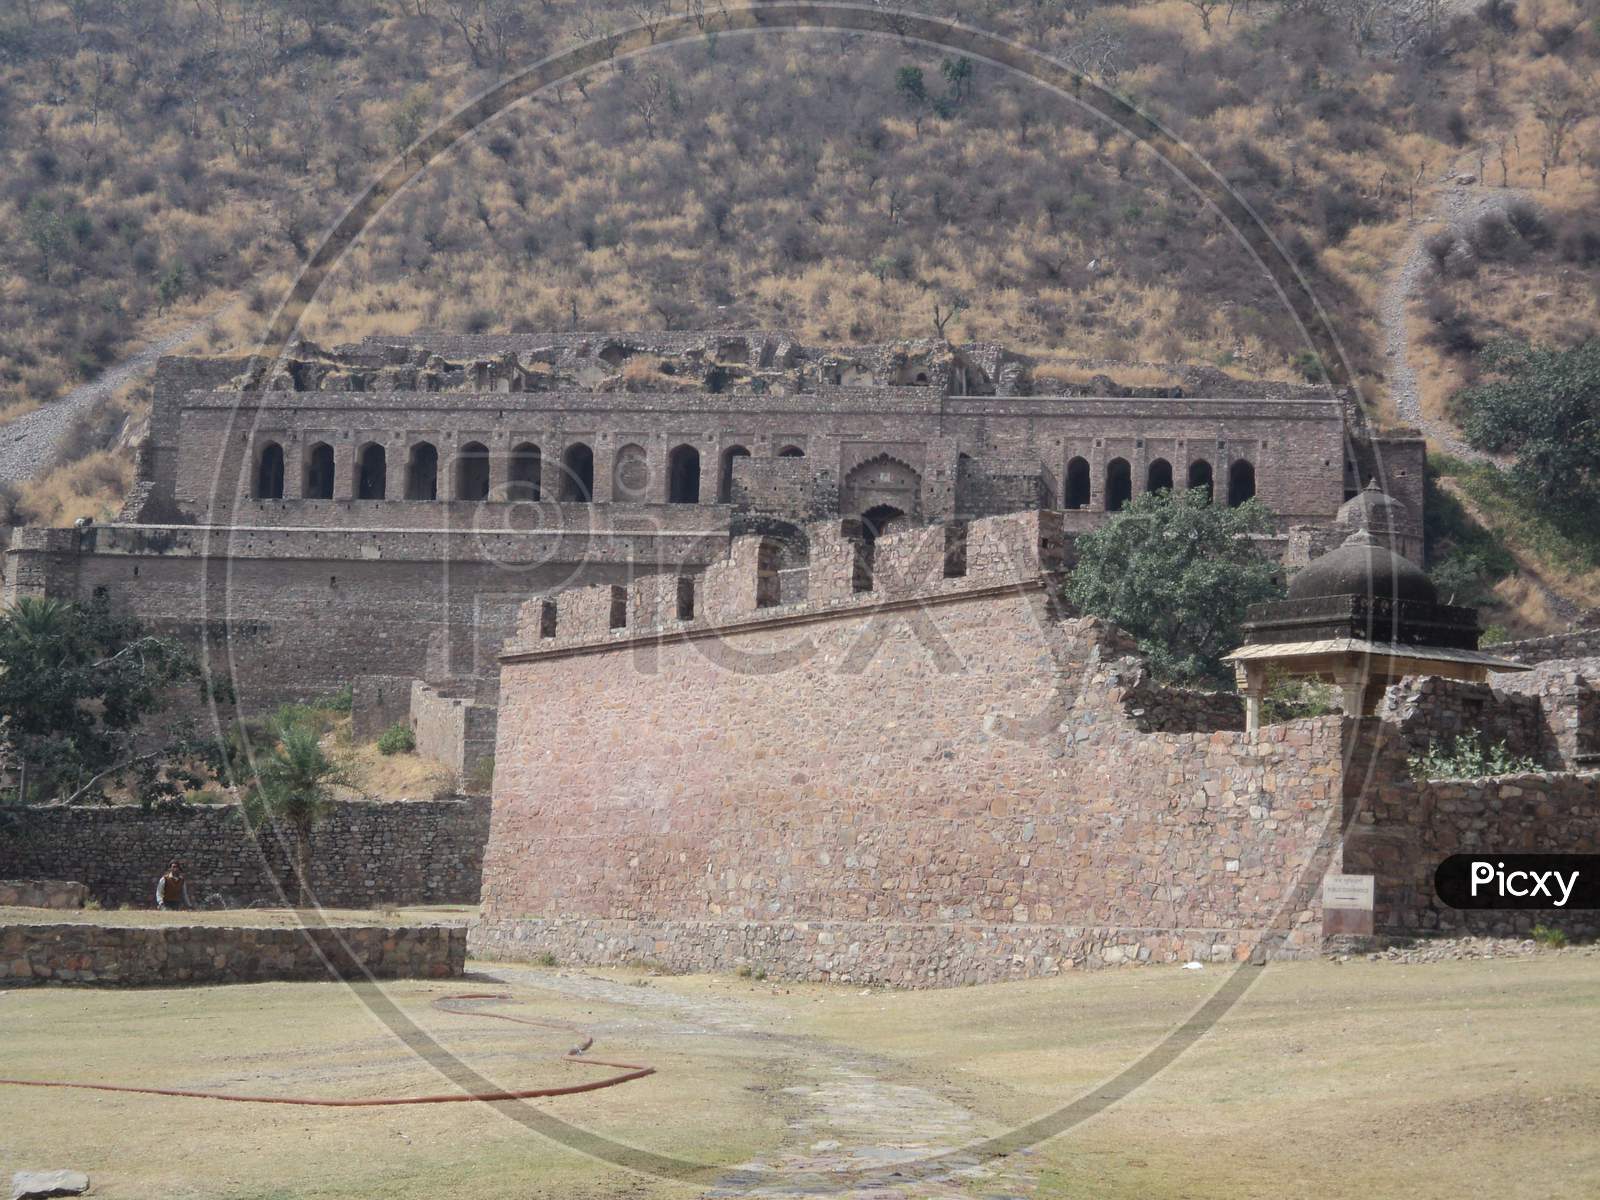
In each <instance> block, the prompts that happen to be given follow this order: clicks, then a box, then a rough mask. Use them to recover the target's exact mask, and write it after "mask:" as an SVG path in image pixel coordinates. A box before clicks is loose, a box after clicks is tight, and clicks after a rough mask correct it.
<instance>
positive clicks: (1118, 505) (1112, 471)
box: [1106, 458, 1133, 512]
mask: <svg viewBox="0 0 1600 1200" xmlns="http://www.w3.org/2000/svg"><path fill="white" fill-rule="evenodd" d="M1132 499H1133V470H1132V468H1131V467H1129V466H1128V460H1127V459H1125V458H1113V459H1112V460H1111V461H1110V462H1108V463H1107V464H1106V511H1107V512H1121V511H1122V510H1123V509H1124V508H1126V507H1127V504H1128V501H1130V500H1132Z"/></svg>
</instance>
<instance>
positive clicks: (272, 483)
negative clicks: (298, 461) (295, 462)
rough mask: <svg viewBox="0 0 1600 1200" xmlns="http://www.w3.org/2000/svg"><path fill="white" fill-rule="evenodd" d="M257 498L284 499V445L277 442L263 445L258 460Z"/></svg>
mask: <svg viewBox="0 0 1600 1200" xmlns="http://www.w3.org/2000/svg"><path fill="white" fill-rule="evenodd" d="M256 499H257V500H282V499H283V447H282V446H280V445H278V443H277V442H268V443H266V444H265V445H264V446H262V447H261V457H260V458H259V459H257V460H256Z"/></svg>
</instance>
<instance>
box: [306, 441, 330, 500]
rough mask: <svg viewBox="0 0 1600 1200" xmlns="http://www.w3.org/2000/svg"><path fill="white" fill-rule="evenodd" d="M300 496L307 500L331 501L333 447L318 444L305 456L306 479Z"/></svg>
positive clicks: (323, 443) (322, 443)
mask: <svg viewBox="0 0 1600 1200" xmlns="http://www.w3.org/2000/svg"><path fill="white" fill-rule="evenodd" d="M301 494H302V495H303V496H305V498H306V499H307V500H332V499H333V447H332V446H330V445H328V443H327V442H318V443H317V444H316V445H314V446H312V447H311V450H310V452H309V453H307V455H306V478H305V484H304V486H303V487H302V488H301Z"/></svg>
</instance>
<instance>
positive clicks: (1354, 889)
mask: <svg viewBox="0 0 1600 1200" xmlns="http://www.w3.org/2000/svg"><path fill="white" fill-rule="evenodd" d="M1372 897H1373V879H1372V876H1371V875H1325V876H1323V879H1322V907H1323V908H1364V909H1366V910H1367V911H1369V912H1370V911H1371V910H1372Z"/></svg>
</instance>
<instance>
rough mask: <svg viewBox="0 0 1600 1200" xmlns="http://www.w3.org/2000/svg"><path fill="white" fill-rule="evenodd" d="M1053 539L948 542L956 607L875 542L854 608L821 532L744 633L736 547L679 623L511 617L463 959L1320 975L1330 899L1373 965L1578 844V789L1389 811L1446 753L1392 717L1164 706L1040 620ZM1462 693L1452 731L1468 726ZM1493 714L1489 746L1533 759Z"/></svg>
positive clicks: (1584, 795)
mask: <svg viewBox="0 0 1600 1200" xmlns="http://www.w3.org/2000/svg"><path fill="white" fill-rule="evenodd" d="M1053 518H1054V514H1050V513H1045V514H1036V515H1031V516H1028V517H1020V516H1019V517H1015V518H993V519H988V520H981V521H974V522H972V523H971V524H970V525H969V526H968V527H967V531H966V532H967V538H966V549H967V560H966V564H965V565H966V572H965V574H961V575H954V576H952V575H949V574H947V573H946V571H945V570H944V569H942V568H944V567H945V565H946V562H947V560H946V559H945V558H944V555H945V552H946V550H947V549H948V547H947V546H946V545H945V543H944V542H943V541H942V538H941V539H940V540H938V541H935V539H934V538H933V537H932V536H931V533H930V531H926V530H911V531H908V532H906V533H905V534H901V535H895V536H890V537H885V538H882V539H880V540H879V541H878V543H877V545H876V547H875V551H874V553H875V561H874V567H875V568H876V570H875V573H874V579H873V583H874V585H875V586H874V588H873V590H872V591H871V592H870V593H862V592H859V591H857V590H856V587H857V585H858V584H859V582H860V579H859V576H858V574H857V572H856V570H855V569H854V566H855V564H854V563H852V561H851V557H852V552H853V550H854V548H853V547H851V546H850V545H849V544H848V539H841V540H840V542H839V543H837V544H835V545H831V546H830V545H829V544H828V543H827V541H826V531H821V532H819V533H818V534H817V536H816V538H815V539H814V541H813V546H812V554H811V559H810V564H809V569H808V573H809V575H810V579H809V581H808V586H807V596H806V599H805V600H804V601H802V602H799V603H794V604H782V603H779V604H771V603H767V604H763V603H762V602H761V594H762V593H761V590H762V569H761V546H760V541H759V539H740V540H739V541H738V542H736V543H735V545H734V548H733V550H732V552H731V553H730V555H729V558H728V560H727V562H725V563H723V564H720V565H718V566H716V567H713V568H711V569H709V570H708V571H707V572H706V574H705V577H704V579H703V581H702V582H703V587H704V591H703V593H702V594H701V595H699V596H697V597H696V600H697V604H696V610H695V614H694V616H693V617H692V618H690V619H680V618H678V617H677V616H676V615H675V613H674V611H673V610H672V609H671V608H670V607H669V606H667V605H666V604H664V603H662V601H664V600H666V599H670V596H669V595H668V594H667V592H666V589H665V587H664V581H656V586H657V587H658V589H659V594H658V595H656V596H655V597H654V598H653V597H652V596H651V595H650V594H647V593H646V592H643V591H636V592H632V593H630V592H628V591H627V590H625V589H621V590H617V591H613V590H612V589H610V588H600V589H589V590H586V591H580V592H577V593H572V594H568V595H564V596H561V597H557V598H556V599H555V600H554V601H553V602H543V601H541V602H536V603H532V604H530V605H529V606H528V607H527V608H526V609H525V610H524V614H523V621H522V625H521V629H520V632H519V634H518V636H517V638H516V639H515V640H514V641H513V642H511V643H510V644H509V645H508V647H507V655H506V657H505V659H504V664H503V676H502V692H501V704H502V709H501V720H500V729H499V740H498V745H497V759H496V786H495V799H494V810H493V815H492V818H491V831H490V842H489V849H488V852H487V854H486V858H485V876H484V902H483V917H484V920H483V922H482V924H481V925H480V926H479V927H477V928H476V929H475V930H474V932H473V935H472V937H473V942H474V945H475V946H476V947H477V949H478V952H479V953H483V954H486V955H504V956H509V957H528V956H531V955H534V954H538V953H542V952H545V951H549V952H551V953H555V954H556V955H558V956H560V957H562V958H563V959H564V960H571V961H580V962H606V961H620V960H626V959H630V958H638V957H645V958H653V959H658V960H661V961H664V962H667V963H670V964H673V965H678V966H683V967H690V966H694V967H698V968H701V969H704V968H707V967H711V968H724V969H726V968H731V967H734V966H738V965H743V964H751V965H760V966H762V967H763V968H765V969H766V970H767V971H769V972H774V973H782V974H786V975H791V976H797V977H803V978H818V979H848V980H851V981H863V980H879V981H887V982H892V983H897V984H905V985H927V984H950V983H960V982H970V981H975V980H992V979H1002V978H1008V977H1013V976H1018V975H1033V974H1043V973H1051V972H1054V971H1057V970H1061V969H1065V968H1067V967H1070V966H1076V965H1086V966H1099V965H1108V964H1115V963H1120V962H1128V961H1150V960H1155V961H1173V960H1178V959H1185V958H1200V959H1203V960H1214V959H1228V958H1232V957H1234V956H1236V955H1245V954H1251V953H1254V952H1257V948H1261V949H1263V950H1264V951H1265V952H1267V953H1270V954H1276V955H1286V956H1292V955H1301V954H1310V953H1315V952H1317V950H1318V949H1319V948H1320V947H1321V945H1322V936H1323V934H1322V913H1321V905H1320V884H1321V879H1322V876H1323V874H1324V873H1325V872H1327V871H1334V872H1338V871H1344V872H1350V873H1356V874H1372V875H1374V876H1375V877H1376V881H1377V889H1378V896H1379V905H1378V911H1377V914H1376V915H1377V921H1378V931H1379V932H1380V933H1414V932H1417V931H1423V930H1431V929H1484V930H1488V929H1490V928H1492V927H1494V925H1495V924H1496V922H1495V921H1486V920H1485V919H1483V918H1482V917H1466V916H1465V915H1462V914H1448V915H1441V914H1440V911H1439V909H1438V906H1437V903H1436V901H1435V900H1434V898H1433V897H1432V895H1431V892H1430V891H1429V890H1428V889H1427V888H1426V887H1425V886H1424V885H1423V883H1422V882H1421V880H1422V877H1423V875H1424V874H1425V873H1427V872H1431V870H1432V869H1433V867H1435V866H1437V863H1438V861H1440V860H1441V859H1442V858H1443V857H1445V856H1447V855H1448V854H1449V853H1453V852H1454V851H1455V850H1457V849H1466V848H1475V847H1483V846H1487V845H1491V844H1497V845H1499V846H1500V847H1501V848H1504V849H1508V850H1509V849H1517V850H1555V849H1572V848H1581V847H1583V846H1587V845H1592V844H1593V841H1594V839H1595V837H1596V836H1597V834H1600V782H1597V780H1596V778H1595V777H1594V776H1587V775H1572V774H1569V773H1562V772H1552V773H1549V774H1547V775H1542V776H1539V777H1536V778H1535V779H1534V780H1531V781H1530V780H1524V781H1494V782H1492V783H1486V784H1477V785H1461V784H1456V783H1428V782H1422V783H1418V782H1415V781H1412V780H1411V779H1410V778H1409V776H1408V773H1407V767H1406V758H1407V756H1408V755H1409V754H1411V753H1413V752H1414V751H1415V750H1416V748H1417V741H1418V739H1419V738H1424V737H1428V736H1433V735H1435V734H1438V733H1439V732H1441V731H1443V730H1445V728H1446V726H1449V725H1450V722H1449V721H1448V720H1446V719H1445V718H1443V717H1441V718H1440V719H1439V720H1438V721H1434V720H1433V719H1432V718H1431V717H1429V716H1427V715H1426V714H1423V715H1420V716H1419V715H1418V711H1416V706H1415V705H1413V706H1411V707H1410V708H1408V707H1407V706H1406V704H1405V698H1404V696H1402V697H1400V699H1399V700H1397V705H1398V706H1399V707H1398V709H1397V712H1396V719H1395V720H1390V721H1381V720H1365V721H1350V720H1345V719H1343V718H1336V717H1327V718H1317V719H1311V720H1304V721H1297V722H1292V723H1289V724H1285V725H1276V726H1268V727H1266V728H1265V729H1263V730H1262V731H1261V733H1260V734H1259V735H1255V736H1252V735H1248V734H1245V733H1242V732H1240V731H1239V729H1238V725H1239V714H1238V709H1237V699H1236V698H1234V697H1228V698H1226V702H1225V701H1223V700H1222V699H1220V698H1216V697H1204V696H1194V695H1186V694H1184V693H1175V692H1172V691H1171V690H1170V689H1162V688H1160V687H1157V686H1156V685H1154V684H1152V683H1151V682H1150V681H1149V679H1148V677H1147V675H1146V673H1145V671H1144V668H1143V664H1142V663H1141V662H1140V661H1139V660H1138V659H1137V658H1136V657H1134V656H1133V655H1132V654H1131V650H1132V647H1131V645H1130V644H1129V642H1128V640H1127V639H1126V637H1125V636H1124V635H1121V634H1120V633H1118V632H1117V631H1116V630H1114V629H1110V628H1108V627H1106V626H1104V625H1103V624H1101V623H1099V622H1096V621H1092V620H1082V619H1076V618H1073V617H1071V616H1069V615H1067V614H1064V613H1063V612H1061V611H1060V610H1059V609H1058V607H1057V606H1056V603H1055V601H1054V600H1053V583H1052V580H1053V578H1055V571H1056V569H1057V568H1058V567H1059V565H1060V558H1059V548H1060V544H1061V534H1060V528H1059V523H1058V522H1056V521H1054V520H1053ZM939 532H940V533H941V534H942V532H943V531H939ZM1030 568H1031V570H1030ZM646 582H649V581H646ZM547 603H550V604H553V607H554V610H555V611H554V614H553V618H554V622H553V625H552V624H551V623H550V621H549V620H548V619H547V618H548V617H549V616H550V615H551V614H550V613H549V611H548V610H547V608H546V604H547ZM1423 690H1424V691H1426V687H1425V686H1424V688H1423ZM1483 690H1484V692H1486V693H1487V695H1482V696H1480V695H1478V694H1477V693H1476V692H1474V693H1473V694H1471V695H1467V694H1466V693H1465V692H1463V693H1462V695H1460V696H1458V697H1446V699H1447V700H1450V699H1454V700H1459V701H1460V703H1459V704H1454V705H1447V706H1446V707H1449V708H1450V709H1451V713H1452V714H1453V715H1454V716H1457V717H1459V716H1460V715H1461V712H1465V710H1466V708H1467V707H1470V706H1472V705H1476V704H1480V703H1481V704H1484V705H1487V706H1489V707H1493V706H1494V705H1495V704H1496V703H1497V702H1498V701H1497V698H1496V697H1495V695H1494V693H1492V692H1489V690H1488V689H1483ZM1499 700H1504V701H1506V703H1505V705H1504V707H1505V712H1504V714H1501V715H1500V716H1497V718H1496V719H1501V717H1502V716H1503V725H1504V728H1505V729H1506V730H1507V731H1508V732H1509V733H1510V734H1511V735H1512V736H1514V737H1518V738H1523V739H1527V740H1528V742H1529V744H1534V743H1539V742H1540V741H1541V739H1543V738H1544V737H1545V733H1544V731H1543V730H1542V729H1541V728H1540V725H1539V721H1538V719H1537V716H1538V714H1537V710H1536V706H1535V705H1530V703H1529V702H1528V701H1527V700H1526V699H1525V698H1522V697H1500V698H1499ZM1457 709H1460V710H1461V712H1457V711H1456V710H1457ZM1230 726H1231V727H1230ZM1452 727H1453V726H1452ZM1419 814H1425V815H1424V816H1423V817H1421V818H1420V820H1421V824H1419ZM1347 827H1348V828H1349V829H1350V830H1351V831H1352V833H1351V835H1350V840H1349V841H1348V843H1347V842H1346V838H1345V831H1346V829H1347ZM1428 879H1430V880H1431V874H1429V875H1428ZM1524 916H1527V915H1526V914H1524ZM1544 916H1545V917H1547V918H1548V917H1549V916H1550V914H1544ZM1534 919H1537V917H1536V916H1527V920H1526V921H1524V922H1523V923H1524V924H1527V923H1531V921H1532V920H1534ZM1498 923H1500V924H1504V923H1505V922H1503V921H1499V922H1498Z"/></svg>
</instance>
